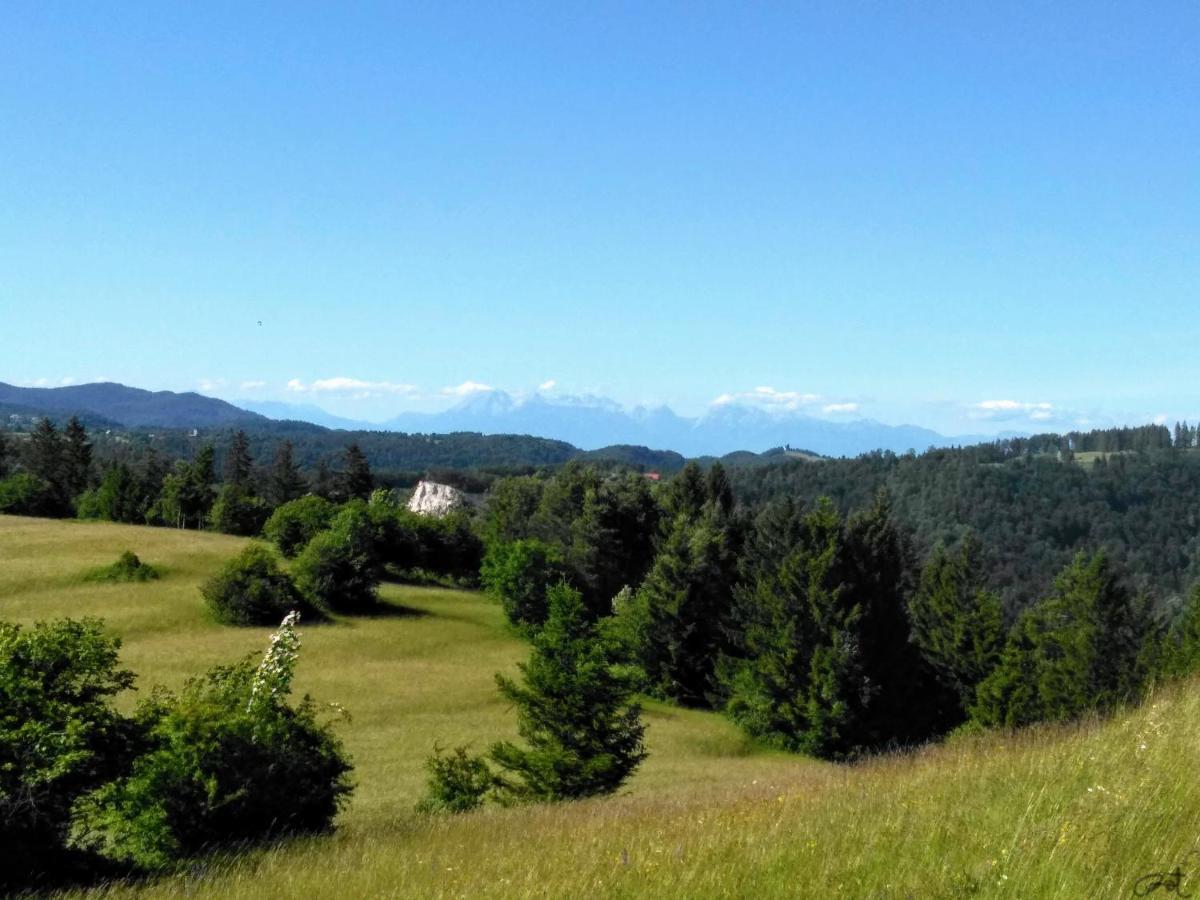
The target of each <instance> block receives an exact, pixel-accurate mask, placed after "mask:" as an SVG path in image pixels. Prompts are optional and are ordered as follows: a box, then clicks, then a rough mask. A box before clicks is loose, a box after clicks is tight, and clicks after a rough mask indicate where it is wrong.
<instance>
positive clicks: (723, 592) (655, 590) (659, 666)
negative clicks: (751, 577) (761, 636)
mask: <svg viewBox="0 0 1200 900" xmlns="http://www.w3.org/2000/svg"><path fill="white" fill-rule="evenodd" d="M736 575H737V560H736V556H735V555H734V553H733V552H732V550H731V547H730V545H729V542H728V540H727V537H726V534H725V532H724V531H723V530H722V529H720V528H719V527H717V525H716V524H715V523H714V522H713V521H712V520H711V519H710V518H704V519H701V520H700V521H698V522H696V523H694V524H693V523H689V522H688V521H687V520H686V519H685V518H684V517H683V516H680V517H679V518H678V519H676V521H675V524H674V526H673V527H672V529H671V531H670V532H669V533H668V534H667V536H666V538H665V539H664V540H663V542H662V545H661V546H660V548H659V552H658V555H657V556H656V557H655V559H654V564H653V565H652V566H651V568H650V571H649V573H648V574H647V575H646V579H645V581H643V582H642V584H641V586H640V587H639V588H638V590H637V592H636V593H635V594H634V595H633V597H632V598H631V600H630V601H629V602H628V604H626V605H625V606H624V607H623V608H622V609H621V610H620V612H619V614H618V616H617V619H616V621H615V622H614V623H613V625H612V627H613V629H614V633H616V634H618V635H620V636H621V638H622V639H623V640H624V641H626V643H627V645H628V646H629V647H630V648H632V650H633V652H634V654H635V656H636V659H637V662H638V664H639V665H640V666H641V667H642V669H643V671H644V672H645V675H646V681H647V685H648V687H649V689H650V691H651V692H653V693H654V694H656V695H657V696H660V697H664V698H667V699H671V700H675V701H677V702H679V703H683V704H685V705H688V706H709V705H712V701H713V698H714V697H715V696H716V693H717V685H716V683H715V670H716V663H717V660H718V659H719V658H720V656H721V654H722V652H723V651H724V649H725V647H726V641H727V633H728V626H729V623H730V617H731V611H732V608H733V607H732V598H733V585H734V581H735V579H736Z"/></svg>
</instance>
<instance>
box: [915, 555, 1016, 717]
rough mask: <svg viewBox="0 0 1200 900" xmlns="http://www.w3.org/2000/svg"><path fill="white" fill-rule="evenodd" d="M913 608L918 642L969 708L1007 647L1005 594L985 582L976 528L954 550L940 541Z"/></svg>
mask: <svg viewBox="0 0 1200 900" xmlns="http://www.w3.org/2000/svg"><path fill="white" fill-rule="evenodd" d="M909 614H910V616H911V619H912V634H913V642H914V643H915V644H916V645H917V646H918V647H919V648H920V650H921V653H922V654H923V655H924V657H925V659H926V660H928V662H929V663H930V665H932V666H933V668H934V669H935V670H936V671H937V673H938V678H939V680H940V681H941V682H942V683H943V684H944V685H946V686H947V687H949V688H951V689H952V690H953V691H954V692H955V693H956V694H957V695H958V697H959V702H960V705H961V708H962V710H963V711H964V712H966V711H967V710H969V709H970V707H971V704H973V703H974V702H975V688H976V686H977V685H978V684H979V682H981V681H983V679H984V678H986V677H987V676H988V675H989V674H990V673H991V671H992V669H994V668H995V667H996V664H997V663H998V662H999V659H1000V652H1001V650H1002V649H1003V647H1004V622H1003V614H1002V610H1001V606H1000V597H999V595H997V594H996V593H995V592H994V591H989V590H988V589H987V586H986V584H985V583H984V576H983V560H982V546H981V545H980V543H979V539H978V538H977V537H976V536H975V535H974V534H973V533H971V534H968V535H967V536H966V537H965V538H964V539H963V541H962V543H961V544H960V546H959V548H958V550H957V551H956V552H954V553H951V552H949V551H947V550H946V548H945V547H944V546H943V545H942V544H938V545H937V546H936V547H934V549H933V552H932V554H931V555H930V557H929V560H928V562H927V563H926V564H925V567H924V569H923V570H922V571H921V580H920V584H919V585H918V587H917V590H916V593H915V594H914V595H913V598H912V600H911V601H910V603H909Z"/></svg>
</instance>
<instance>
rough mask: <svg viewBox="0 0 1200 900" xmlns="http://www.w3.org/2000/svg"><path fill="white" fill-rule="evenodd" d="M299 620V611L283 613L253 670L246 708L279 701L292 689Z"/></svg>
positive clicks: (298, 650)
mask: <svg viewBox="0 0 1200 900" xmlns="http://www.w3.org/2000/svg"><path fill="white" fill-rule="evenodd" d="M299 621H300V613H298V612H297V611H296V610H292V611H291V612H290V613H288V614H287V615H286V616H284V617H283V622H281V623H280V625H279V630H278V631H276V632H275V633H274V634H273V635H271V643H270V645H269V646H268V647H267V652H266V654H265V655H264V656H263V660H262V662H261V663H259V664H258V671H257V672H255V673H254V684H253V686H252V687H251V689H250V702H249V704H248V705H247V707H246V708H247V710H251V709H253V708H254V706H255V704H256V703H262V702H266V701H268V700H270V701H278V700H279V699H281V698H282V697H285V696H287V694H289V693H290V692H291V690H292V676H293V675H294V674H295V672H296V657H297V656H298V655H299V653H300V635H299V634H297V633H296V623H297V622H299Z"/></svg>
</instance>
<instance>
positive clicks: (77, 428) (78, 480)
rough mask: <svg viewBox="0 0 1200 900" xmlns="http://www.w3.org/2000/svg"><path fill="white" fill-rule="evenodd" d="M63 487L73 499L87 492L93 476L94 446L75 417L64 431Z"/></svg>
mask: <svg viewBox="0 0 1200 900" xmlns="http://www.w3.org/2000/svg"><path fill="white" fill-rule="evenodd" d="M62 453H63V487H64V488H65V489H66V491H67V493H68V495H69V496H71V497H77V496H79V495H80V494H82V493H83V492H84V491H85V490H87V487H88V484H89V482H90V481H91V476H92V445H91V443H89V441H88V436H87V429H86V428H84V427H83V423H82V422H80V421H79V419H78V418H76V417H75V416H71V418H70V420H69V421H68V422H67V427H66V428H65V429H63V448H62Z"/></svg>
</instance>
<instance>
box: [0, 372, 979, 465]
mask: <svg viewBox="0 0 1200 900" xmlns="http://www.w3.org/2000/svg"><path fill="white" fill-rule="evenodd" d="M238 402H239V403H240V404H241V405H240V406H238V405H234V404H232V403H227V402H226V401H224V400H217V399H215V398H213V397H205V396H203V395H201V394H196V393H190V392H189V393H174V392H172V391H153V392H151V391H145V390H141V389H139V388H131V387H126V386H125V385H121V384H114V383H111V382H104V383H98V384H83V385H74V386H70V387H58V388H27V387H15V386H13V385H9V384H4V383H0V412H7V413H9V414H12V413H28V412H30V411H34V410H37V411H44V412H49V413H57V414H60V415H70V414H80V415H81V416H82V417H91V418H92V420H94V421H97V422H101V423H107V422H112V423H116V424H119V425H124V426H126V427H130V428H145V427H159V428H219V427H228V426H244V427H254V426H255V425H256V424H257V425H262V424H264V423H265V422H266V421H267V420H271V419H274V420H296V421H300V422H308V423H312V424H314V425H318V426H321V427H324V428H332V429H342V430H347V431H396V432H405V433H418V434H448V433H451V432H456V431H470V432H479V433H481V434H525V435H533V436H536V437H544V438H552V439H555V440H560V441H566V442H567V443H570V444H573V445H574V446H576V447H579V448H581V449H583V450H596V449H600V448H605V447H611V446H612V445H614V444H621V445H630V446H631V447H653V448H662V449H669V450H673V451H676V452H678V453H682V454H683V455H684V456H687V457H699V456H723V455H725V454H728V453H732V452H735V451H743V450H748V451H752V452H755V453H760V452H762V451H765V450H767V449H769V448H772V447H784V446H788V447H795V448H799V449H803V450H808V451H812V452H815V453H818V454H821V455H824V456H856V455H858V454H860V453H865V452H869V451H871V450H892V451H895V452H897V453H902V452H904V451H907V450H910V449H911V450H917V451H921V450H925V449H927V448H929V447H937V446H949V445H954V444H971V443H978V442H980V441H986V440H990V439H991V438H989V437H986V436H980V435H973V436H961V437H946V436H944V435H941V434H938V433H937V432H936V431H931V430H929V429H927V428H920V427H918V426H915V425H885V424H883V423H881V422H876V421H873V420H871V419H857V420H853V421H848V422H831V421H828V420H825V419H818V418H814V417H812V416H808V415H804V414H803V413H800V412H793V411H781V412H775V411H768V410H764V409H760V408H758V407H756V406H751V405H742V404H738V403H729V404H724V405H720V406H714V407H713V408H712V409H710V410H709V411H708V412H707V413H705V414H704V415H702V416H698V417H695V418H689V417H686V416H680V415H678V414H676V413H675V412H673V411H672V410H671V409H670V408H668V407H666V406H659V407H653V408H648V407H643V406H639V407H635V408H633V409H625V408H623V407H622V406H620V405H619V404H617V403H615V402H614V401H612V400H608V399H606V398H603V397H593V396H584V397H547V396H545V395H542V394H534V395H533V396H530V397H525V398H517V397H514V396H512V395H511V394H507V393H505V392H504V391H483V392H480V393H478V394H475V395H473V396H471V397H468V398H467V399H465V400H464V401H463V402H461V403H459V404H458V405H457V406H454V407H452V408H451V409H448V410H445V411H443V412H438V413H403V414H401V415H399V416H396V417H395V418H393V419H389V420H388V421H387V422H383V423H371V422H361V421H355V420H352V419H345V418H341V417H339V416H334V415H332V414H330V413H328V412H326V411H325V410H323V409H321V408H320V407H317V406H312V405H303V406H300V405H297V406H294V405H291V404H287V403H279V402H258V401H238Z"/></svg>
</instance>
